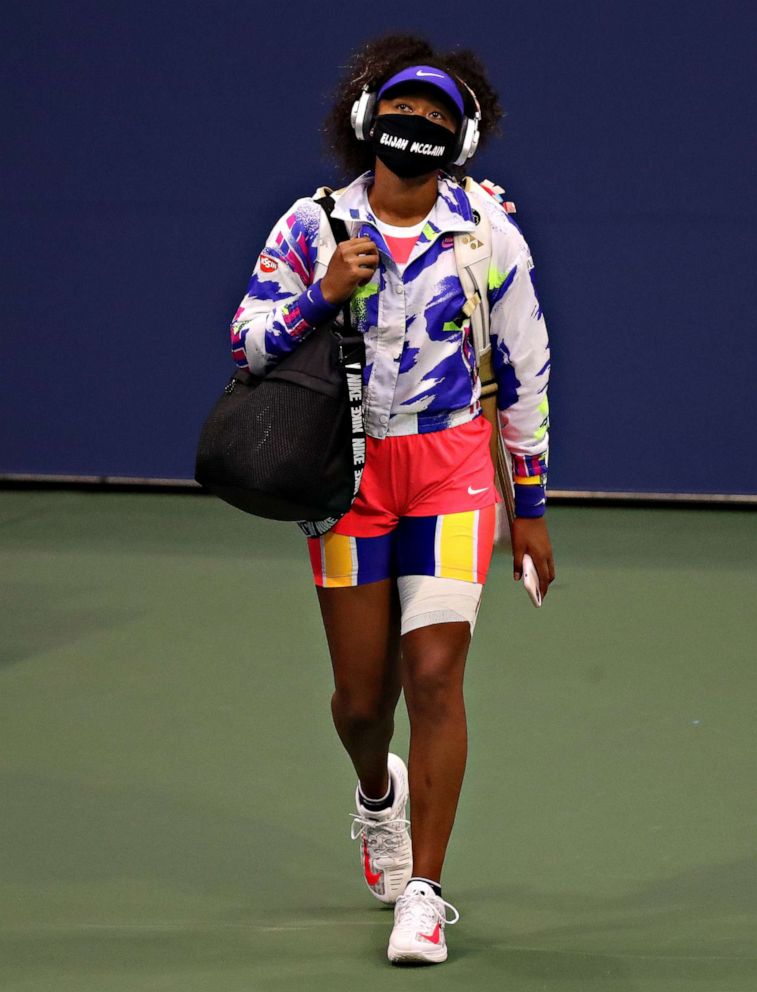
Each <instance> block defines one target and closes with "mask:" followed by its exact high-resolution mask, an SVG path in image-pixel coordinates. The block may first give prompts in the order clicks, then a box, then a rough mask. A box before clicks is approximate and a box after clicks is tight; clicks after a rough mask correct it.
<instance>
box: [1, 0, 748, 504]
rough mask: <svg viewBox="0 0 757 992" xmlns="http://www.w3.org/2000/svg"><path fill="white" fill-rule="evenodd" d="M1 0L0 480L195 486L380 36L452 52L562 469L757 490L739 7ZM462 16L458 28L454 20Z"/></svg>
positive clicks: (615, 478)
mask: <svg viewBox="0 0 757 992" xmlns="http://www.w3.org/2000/svg"><path fill="white" fill-rule="evenodd" d="M349 9H350V8H349V5H343V4H338V5H337V4H331V5H330V4H328V3H326V4H311V3H305V2H304V0H291V2H290V3H288V4H277V3H270V4H265V3H256V4H252V3H241V2H236V0H229V2H206V3H200V2H184V3H177V2H171V0H164V2H162V3H159V4H155V3H144V2H133V0H130V2H128V3H127V2H123V3H116V2H111V3H106V4H103V3H102V2H96V3H95V2H81V0H73V2H71V0H67V2H65V3H63V2H61V3H43V2H30V0H24V2H10V0H6V3H5V4H4V5H3V20H4V30H3V37H4V47H6V48H7V50H8V51H7V53H6V57H5V58H4V60H3V65H4V68H3V69H2V75H3V83H4V90H5V93H6V99H5V101H4V107H5V109H4V111H3V118H4V119H3V136H4V145H5V151H6V155H5V164H4V166H3V169H4V172H5V177H4V182H3V193H2V196H3V201H4V202H3V215H4V221H5V223H6V225H7V233H6V237H5V239H4V256H3V266H2V270H1V274H0V279H2V311H3V366H4V371H3V389H2V410H1V411H0V413H1V414H2V424H3V430H2V446H1V447H0V473H22V472H24V473H26V472H29V473H48V474H58V473H64V474H82V475H120V476H146V477H163V478H191V476H192V473H193V456H194V444H195V440H196V436H197V432H198V429H199V426H200V423H201V420H202V418H203V416H204V415H205V413H206V412H207V409H208V408H209V406H210V404H211V403H212V401H213V400H214V398H215V395H216V394H217V393H218V392H219V391H220V389H221V387H222V385H223V383H224V381H225V377H226V374H227V370H228V369H229V367H230V358H229V354H228V323H229V321H230V319H231V317H232V315H233V313H234V311H235V310H236V307H237V305H238V303H239V301H240V299H241V297H242V296H243V294H244V291H245V286H246V283H247V278H248V275H249V272H250V270H251V268H252V265H253V264H254V260H255V258H256V255H257V253H258V251H259V248H260V246H261V243H262V239H263V238H264V237H265V235H266V233H267V231H268V230H269V228H270V227H271V225H272V224H273V222H274V221H275V220H276V218H277V217H278V216H279V214H280V213H282V212H283V211H284V209H286V207H287V206H289V204H290V203H291V202H292V201H293V200H294V199H295V198H296V197H297V196H300V195H302V194H306V193H309V192H311V191H312V189H314V188H315V187H316V186H317V185H318V184H320V183H321V182H323V181H327V182H328V181H332V182H333V181H336V180H338V179H339V177H338V175H336V174H335V172H334V170H333V168H332V166H331V165H330V164H328V163H325V162H324V161H323V159H322V157H321V145H320V137H319V133H318V128H319V126H320V122H321V120H322V117H323V115H324V111H325V109H326V107H327V103H328V95H327V94H328V90H329V89H330V88H331V87H332V86H333V84H334V82H335V80H336V77H337V74H338V67H339V66H341V65H343V64H344V62H345V61H346V53H347V52H348V51H349V50H350V49H351V48H352V47H353V46H354V45H356V44H357V43H359V42H360V41H362V40H364V39H366V38H369V37H372V36H374V35H376V34H378V33H382V32H384V31H386V30H390V29H391V30H396V29H409V30H414V31H417V32H420V33H426V34H427V35H429V36H430V37H431V38H432V40H434V41H435V42H437V43H438V44H440V45H442V46H452V45H454V44H459V43H462V44H467V45H470V46H471V47H474V48H475V49H477V50H478V51H479V52H480V53H481V55H482V56H483V57H484V59H485V60H486V62H487V63H488V65H489V66H490V70H491V75H492V78H493V81H494V83H495V85H496V86H497V88H498V89H499V91H500V93H501V98H502V102H503V104H504V105H505V107H506V108H507V110H508V118H507V119H506V122H505V138H504V140H502V141H499V142H497V143H495V144H494V145H493V146H492V147H491V148H490V149H488V150H487V151H486V153H482V154H481V155H480V157H479V159H478V160H477V161H476V163H475V168H473V169H472V170H471V171H472V174H473V175H475V176H477V177H479V178H483V177H484V176H489V177H491V178H493V179H495V180H496V181H498V182H499V183H500V184H502V185H503V186H505V187H506V188H507V191H508V195H509V197H510V198H512V199H514V200H515V201H516V203H517V205H518V216H517V219H518V221H519V223H520V225H521V227H522V228H523V230H524V233H525V234H526V237H527V238H528V240H529V242H530V244H531V247H532V250H533V254H534V258H535V260H536V265H537V273H538V279H539V287H540V295H541V298H542V302H543V306H544V311H545V314H546V317H547V324H548V327H549V329H550V333H551V337H552V343H553V358H554V364H553V370H554V371H553V385H552V390H551V399H552V417H553V432H552V438H553V444H552V460H551V477H550V483H551V485H552V487H553V488H559V489H590V490H621V491H623V490H639V491H678V492H728V491H730V492H742V493H757V460H756V459H755V458H754V451H753V449H754V413H753V406H752V403H751V393H752V386H753V383H754V380H755V357H754V348H753V345H752V337H753V331H754V322H755V318H754V314H755V303H756V302H757V301H756V300H755V295H756V294H755V283H756V282H757V278H756V277H755V257H754V252H753V251H752V244H753V231H754V223H755V216H754V214H755V206H754V196H753V184H754V176H755V171H756V170H755V156H754V144H753V143H752V140H751V139H752V129H753V122H754V119H755V108H754V96H755V91H756V87H755V78H754V69H753V66H754V57H753V55H754V53H753V38H754V27H755V19H754V15H753V13H752V11H753V9H754V8H753V6H752V5H748V4H746V3H744V4H741V3H724V4H721V5H717V4H709V3H708V4H704V3H699V2H694V3H691V2H690V3H683V2H670V3H666V2H664V0H660V2H656V3H647V2H637V3H634V4H626V3H622V4H621V3H608V2H606V0H605V2H584V3H582V4H579V5H575V4H565V3H562V2H560V3H546V2H545V3H530V4H525V3H518V4H509V5H508V4H501V3H493V2H489V0H484V2H480V3H478V4H475V5H469V6H467V7H466V6H465V5H461V4H459V3H454V4H453V3H440V2H436V3H434V4H428V5H427V6H426V8H425V9H423V10H422V11H421V12H420V13H406V11H405V4H404V3H399V2H395V0H387V2H384V3H383V4H380V5H364V4H361V5H359V6H358V5H355V14H354V16H349V17H348V16H347V15H346V14H345V11H347V10H349ZM463 10H465V11H467V13H466V14H465V15H463V13H462V11H463Z"/></svg>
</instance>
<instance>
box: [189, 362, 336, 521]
mask: <svg viewBox="0 0 757 992" xmlns="http://www.w3.org/2000/svg"><path fill="white" fill-rule="evenodd" d="M350 438H351V426H350V419H349V409H348V407H347V405H346V403H345V402H344V398H343V397H342V398H334V397H330V396H326V395H323V394H322V393H318V392H315V391H313V390H311V389H307V388H305V387H303V386H299V385H296V384H294V383H290V382H285V381H280V380H279V381H277V382H275V383H272V382H267V381H265V380H263V381H262V382H260V383H259V384H258V385H255V386H254V387H253V388H245V387H244V386H240V385H239V384H238V385H237V387H236V388H235V389H234V391H233V392H232V393H231V394H230V395H228V396H224V397H222V398H221V400H219V402H218V403H217V404H216V408H215V409H214V411H213V413H212V414H211V416H210V418H209V419H208V421H207V422H206V425H205V428H204V430H203V433H202V437H201V439H200V447H199V451H198V472H197V480H198V482H201V483H203V484H205V485H208V487H209V488H210V489H213V481H214V480H218V479H219V478H222V479H223V480H224V485H225V486H226V487H229V486H231V487H233V486H239V487H240V488H241V489H243V490H244V496H243V497H242V498H243V499H244V500H245V503H246V504H247V506H248V507H254V505H255V492H256V491H257V492H259V493H260V494H261V504H260V505H261V508H263V509H265V510H266V513H265V515H271V513H270V507H271V505H272V504H271V499H272V498H273V499H274V501H276V500H278V505H277V506H276V515H277V516H278V518H279V519H291V520H300V519H314V520H315V519H321V518H323V517H327V516H330V515H332V514H341V513H344V512H345V511H346V510H347V509H348V508H349V506H350V503H351V500H352V488H353V487H352V456H351V445H350ZM220 441H222V442H223V443H219V442H220ZM252 512H256V511H255V509H252ZM279 513H280V516H279Z"/></svg>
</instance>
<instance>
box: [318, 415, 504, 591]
mask: <svg viewBox="0 0 757 992" xmlns="http://www.w3.org/2000/svg"><path fill="white" fill-rule="evenodd" d="M490 432H491V426H490V424H489V422H488V420H486V419H485V418H484V417H477V418H476V419H475V420H472V421H470V422H469V423H467V424H461V425H460V426H459V427H449V428H446V429H445V430H441V431H434V432H433V433H429V434H407V435H400V436H397V437H387V438H384V439H383V440H381V441H379V440H377V439H376V438H371V437H369V438H367V450H366V462H365V471H364V472H363V478H362V482H361V484H360V492H359V493H358V495H357V498H356V499H355V501H354V503H353V504H352V507H351V508H350V510H349V512H348V513H346V514H345V515H344V516H343V517H342V518H341V520H340V521H339V522H338V523H337V524H336V526H335V527H333V528H332V529H331V530H330V531H329V532H328V533H327V534H324V536H323V537H320V538H309V539H308V545H309V551H310V561H311V565H312V567H313V576H314V578H315V582H316V585H319V586H329V587H331V586H355V585H363V584H365V583H368V582H378V581H381V580H382V579H387V578H389V577H390V576H397V577H398V576H405V575H429V576H438V577H441V578H448V579H449V578H454V579H462V580H464V581H466V582H476V583H480V584H483V583H484V582H485V581H486V573H487V570H488V568H489V562H490V560H491V554H492V546H493V542H494V528H495V503H496V502H497V501H498V498H499V497H498V495H497V491H496V489H495V486H494V467H493V465H492V460H491V455H490V454H489V435H490Z"/></svg>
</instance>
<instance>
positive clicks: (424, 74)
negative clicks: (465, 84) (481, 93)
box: [376, 65, 465, 117]
mask: <svg viewBox="0 0 757 992" xmlns="http://www.w3.org/2000/svg"><path fill="white" fill-rule="evenodd" d="M400 83H426V84H427V85H428V86H436V88H437V89H440V90H441V91H442V93H445V94H446V95H447V96H448V97H449V98H450V100H451V101H452V102H453V103H454V105H455V106H456V107H457V109H458V110H459V111H460V116H461V117H465V107H464V105H463V98H462V96H460V90H459V89H458V88H457V84H456V83H455V81H454V80H453V78H452V76H450V75H449V74H448V73H446V72H443V71H442V70H441V69H435V68H434V67H433V66H432V65H411V66H410V67H409V68H407V69H402V70H401V71H400V72H396V73H395V74H394V75H393V76H392V77H391V79H387V81H386V82H385V83H384V85H383V86H382V87H381V89H380V90H379V91H378V94H377V96H376V99H377V100H380V99H381V98H382V96H383V95H384V93H386V91H387V90H389V89H394V87H395V86H398V85H399V84H400Z"/></svg>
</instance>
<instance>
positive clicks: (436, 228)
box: [332, 170, 476, 241]
mask: <svg viewBox="0 0 757 992" xmlns="http://www.w3.org/2000/svg"><path fill="white" fill-rule="evenodd" d="M373 179H374V174H373V172H372V171H371V170H369V171H368V172H364V173H363V174H362V176H358V177H357V179H355V180H353V182H351V183H350V185H349V186H345V188H344V189H343V190H342V191H341V192H339V193H338V195H337V197H336V198H335V199H336V205H335V207H334V210H333V212H332V216H333V217H336V218H337V219H338V220H343V221H345V222H347V223H349V222H350V221H352V222H354V223H368V224H372V225H374V226H375V224H376V217H375V215H374V213H373V211H372V210H371V205H370V203H369V202H368V190H369V189H370V187H371V186H372V185H373ZM437 189H438V195H437V197H436V201H435V203H434V206H433V207H432V208H431V213H430V214H429V217H428V223H429V224H431V230H432V231H433V235H434V237H435V236H436V235H437V234H441V233H448V232H454V231H473V230H474V229H475V227H476V222H475V220H474V219H473V208H472V207H471V204H470V200H469V199H468V194H467V193H466V192H465V190H464V189H463V188H462V187H461V186H460V185H459V184H458V183H457V182H456V181H455V180H454V179H453V178H452V177H451V176H448V175H447V174H446V173H440V174H439V178H438V180H437ZM424 234H425V230H424ZM427 240H429V241H430V240H433V238H428V239H427Z"/></svg>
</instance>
